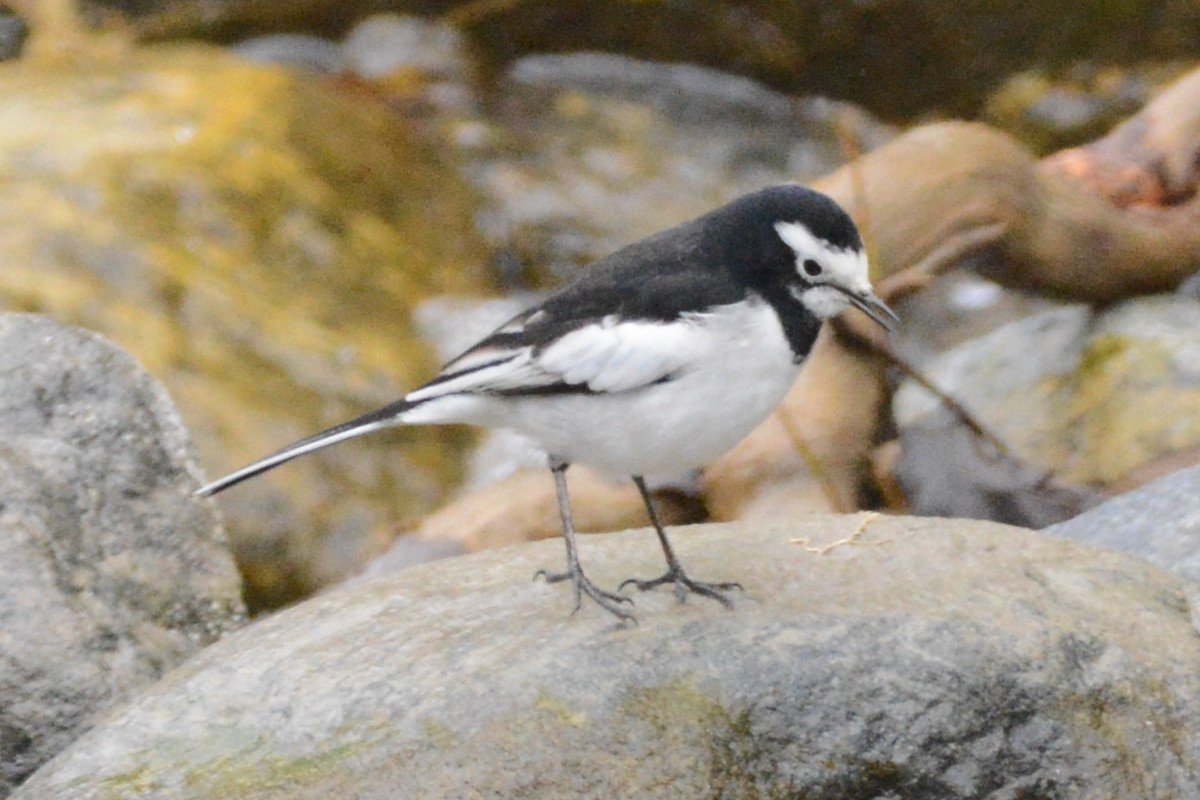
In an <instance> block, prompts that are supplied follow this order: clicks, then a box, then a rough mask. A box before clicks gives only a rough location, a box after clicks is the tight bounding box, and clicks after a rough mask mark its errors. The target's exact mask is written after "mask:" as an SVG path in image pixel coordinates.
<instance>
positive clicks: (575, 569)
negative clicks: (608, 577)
mask: <svg viewBox="0 0 1200 800" xmlns="http://www.w3.org/2000/svg"><path fill="white" fill-rule="evenodd" d="M568 466H570V465H569V464H566V463H564V462H562V461H559V460H557V459H551V460H550V471H551V472H552V473H553V474H554V490H555V494H557V495H558V513H559V514H560V515H561V516H562V527H563V539H565V540H566V542H567V571H566V572H547V571H546V570H544V569H540V570H538V571H537V573H536V574H535V575H534V576H533V577H534V578H538V577H541V578H543V579H545V581H546V583H558V582H559V581H565V580H567V579H570V581H571V583H572V584H573V585H574V587H575V608H574V609H573V610H572V611H571V613H572V614H574V613H575V612H576V611H578V610H579V607H580V605H581V604H582V603H583V595H585V594H586V595H587V596H588V597H590V598H592V599H593V600H595V601H596V604H597V605H599V606H600V607H601V608H603V609H604V610H605V611H608V612H611V613H612V614H615V615H616V616H617V617H618V618H619V619H620V620H621V621H622V622H625V621H628V622H636V621H637V620H636V618H635V617H634V616H633V614H631V613H630V612H629V611H626V610H625V609H623V608H621V606H620V605H619V604H620V603H630V604H632V603H633V601H632V600H630V599H629V598H628V597H625V596H623V595H619V594H617V593H616V592H609V591H606V590H604V589H601V588H600V587H599V586H597V585H596V584H594V583H592V582H591V580H589V579H588V577H587V576H586V575H584V574H583V567H582V566H580V564H579V550H578V548H577V547H576V543H575V523H574V522H573V521H572V519H571V501H570V499H569V498H568V497H567V467H568Z"/></svg>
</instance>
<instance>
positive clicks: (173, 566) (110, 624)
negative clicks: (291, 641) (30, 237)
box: [0, 314, 244, 796]
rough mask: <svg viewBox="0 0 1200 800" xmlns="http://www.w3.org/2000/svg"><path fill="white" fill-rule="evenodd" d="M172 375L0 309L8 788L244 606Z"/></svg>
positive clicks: (0, 525)
mask: <svg viewBox="0 0 1200 800" xmlns="http://www.w3.org/2000/svg"><path fill="white" fill-rule="evenodd" d="M197 479H198V474H197V469H196V464H195V459H194V455H193V453H192V449H191V445H190V443H189V441H188V437H187V433H186V431H185V430H184V428H183V425H182V424H181V423H180V421H179V417H178V415H177V414H176V412H175V409H174V407H173V406H172V405H171V402H170V400H169V399H168V398H167V395H166V393H165V392H164V391H163V389H162V387H161V386H160V385H159V384H158V383H157V382H156V381H155V380H154V379H153V378H151V377H150V376H149V375H147V374H146V373H145V372H144V371H142V370H141V369H140V368H139V367H138V366H137V364H136V363H135V362H134V361H133V359H132V358H130V357H129V356H128V355H126V354H125V353H124V352H122V351H121V350H119V349H117V348H116V347H115V346H113V345H112V344H110V343H109V342H107V341H106V340H104V339H103V338H101V337H100V336H97V335H95V334H91V333H87V332H84V331H81V330H79V329H76V328H69V327H65V326H62V325H59V324H57V323H55V322H52V321H50V320H48V319H45V318H43V317H38V316H34V315H30V314H3V315H0V568H2V570H3V576H4V578H3V581H0V796H4V795H6V794H8V792H9V791H11V790H12V788H13V787H14V786H16V785H17V784H18V783H20V781H21V780H22V779H23V778H25V777H26V776H27V775H28V774H29V773H31V772H33V770H34V769H35V768H36V767H37V766H38V765H40V764H41V763H42V762H44V761H46V760H47V759H49V758H50V757H51V756H53V755H54V754H55V753H56V752H58V751H59V750H61V749H62V748H63V747H64V746H65V745H66V744H68V743H69V742H71V741H72V740H73V739H74V738H75V737H76V736H78V735H79V734H80V733H82V732H83V731H84V730H86V729H87V727H88V726H89V724H90V720H91V719H92V717H93V715H94V714H95V713H96V712H99V711H102V710H105V709H108V708H111V707H112V706H114V705H115V704H117V703H118V702H121V701H123V700H125V699H127V698H128V697H129V696H130V695H131V694H132V692H133V690H134V689H136V688H137V687H139V686H142V685H144V684H148V683H150V682H152V681H154V680H155V679H157V678H158V677H160V676H161V675H162V674H163V673H164V672H165V671H166V670H167V669H169V668H170V667H172V666H174V665H176V664H178V663H179V662H180V661H182V660H183V659H184V658H185V657H187V656H188V655H190V654H191V653H193V652H195V651H196V650H198V649H199V648H200V647H202V646H204V645H206V644H208V643H209V642H212V641H213V640H214V639H216V638H217V636H219V635H220V634H221V633H222V632H224V631H226V630H229V629H231V628H232V627H234V626H235V625H236V624H237V623H238V622H239V620H240V619H241V618H242V616H243V613H244V612H243V608H242V603H241V599H240V582H239V578H238V574H237V569H236V567H235V565H234V563H233V558H232V556H231V555H230V552H229V550H228V548H227V547H226V544H225V541H224V537H223V534H222V532H221V527H220V525H219V523H218V521H217V519H216V516H215V515H214V513H213V511H212V509H211V508H210V507H209V506H208V505H206V504H203V503H198V502H196V501H195V500H194V499H193V498H191V497H190V496H189V492H190V490H191V488H193V487H194V486H195V485H196V484H197Z"/></svg>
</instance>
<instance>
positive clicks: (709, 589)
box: [617, 564, 742, 608]
mask: <svg viewBox="0 0 1200 800" xmlns="http://www.w3.org/2000/svg"><path fill="white" fill-rule="evenodd" d="M665 583H670V584H674V586H675V598H676V599H677V600H679V602H681V603H686V602H687V598H688V594H689V593H690V594H698V595H700V596H701V597H708V598H711V599H713V600H716V601H717V602H718V603H720V604H721V605H723V606H725V607H726V608H733V601H732V600H730V599H729V598H728V597H726V596H725V593H726V592H731V591H733V590H734V589H737V590H738V591H741V589H742V585H741V584H740V583H735V582H729V583H707V582H705V581H696V580H692V579H691V578H689V577H688V576H687V573H686V572H684V571H683V568H682V567H680V566H679V565H678V564H676V565H675V566H673V567H671V568H670V569H669V570H667V571H666V572H665V573H664V574H662V575H660V576H658V577H657V578H651V579H650V580H640V579H638V578H629V579H628V580H625V581H623V582H622V583H621V585H620V586H618V587H617V591H621V590H622V589H624V588H625V587H626V586H627V585H629V584H633V585H634V586H636V587H637V589H638V591H641V592H644V591H646V590H648V589H654V588H656V587H658V586H662V585H663V584H665Z"/></svg>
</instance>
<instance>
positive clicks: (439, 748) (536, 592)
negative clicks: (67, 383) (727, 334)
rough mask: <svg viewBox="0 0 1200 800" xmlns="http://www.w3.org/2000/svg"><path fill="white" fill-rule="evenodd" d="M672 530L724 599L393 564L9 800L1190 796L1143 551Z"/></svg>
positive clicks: (123, 723)
mask: <svg viewBox="0 0 1200 800" xmlns="http://www.w3.org/2000/svg"><path fill="white" fill-rule="evenodd" d="M860 528H861V529H862V530H861V532H860V536H859V538H858V539H857V540H856V541H855V542H853V543H851V544H846V545H842V546H836V547H833V548H832V549H828V550H826V551H825V554H820V553H819V552H817V550H818V549H819V548H818V547H817V546H818V545H821V544H826V543H830V542H832V541H833V540H836V539H839V538H843V537H848V536H849V535H850V534H852V533H854V532H855V531H856V530H858V529H860ZM808 539H812V540H813V541H812V542H811V544H809V543H807V540H808ZM675 541H676V544H677V545H678V549H679V551H680V555H681V557H682V558H683V559H684V561H685V563H686V564H687V565H688V566H689V568H690V570H691V571H692V572H693V574H694V575H696V576H700V577H705V578H710V579H716V580H727V579H734V578H736V579H738V580H740V581H742V582H743V584H744V585H745V587H746V588H745V592H744V594H743V595H739V596H738V597H737V599H736V606H737V607H736V609H735V610H733V611H726V610H725V609H723V608H721V607H720V606H718V605H717V604H715V603H711V602H707V601H705V600H703V599H699V598H698V599H696V600H694V601H692V602H690V603H689V604H687V605H684V606H680V605H677V604H676V603H675V602H674V599H673V597H672V596H671V593H670V592H665V591H664V592H659V593H652V594H648V595H641V596H639V597H638V598H637V612H638V614H639V616H640V620H641V623H640V624H639V625H638V626H636V627H632V628H619V627H617V626H616V625H615V623H614V620H613V618H612V617H611V616H610V615H609V614H607V612H604V611H602V610H600V609H598V608H597V607H595V606H594V605H590V604H588V605H585V606H584V607H583V609H582V610H581V611H580V612H579V613H578V614H576V615H575V616H570V615H569V613H568V612H569V609H570V605H571V603H570V591H569V589H568V588H567V587H565V586H563V585H561V584H559V585H552V586H547V585H546V584H544V583H541V582H532V581H531V580H530V577H531V574H532V572H533V571H534V570H535V569H536V568H538V567H544V566H548V567H557V566H558V565H560V564H561V561H562V545H561V543H559V542H543V543H536V544H532V545H523V546H520V547H518V548H512V549H507V550H497V551H489V552H486V553H481V554H476V555H472V556H466V557H463V558H459V559H454V560H451V561H444V562H440V563H437V564H432V565H425V566H422V567H417V568H414V569H411V570H408V571H406V572H404V573H401V574H397V575H393V576H387V577H384V578H382V579H378V580H376V581H373V582H367V583H363V584H358V585H353V586H345V587H342V588H339V589H335V590H333V591H332V592H330V593H328V594H326V595H324V596H322V597H319V598H316V599H313V600H310V601H308V602H306V603H304V604H301V605H300V606H297V607H295V608H292V609H289V610H287V611H285V612H282V613H280V614H278V615H276V616H274V617H271V618H268V619H266V620H264V621H262V622H260V623H258V624H256V625H254V626H252V627H250V628H248V629H246V630H244V631H242V632H240V633H239V634H236V635H234V636H231V637H228V638H226V639H225V640H223V641H221V642H219V643H217V644H216V645H214V646H213V647H211V648H209V649H208V650H206V651H205V652H204V653H201V654H200V655H199V656H197V657H196V658H194V659H193V660H192V661H190V662H189V663H188V664H186V665H184V666H183V667H182V668H180V669H178V670H176V671H175V672H174V673H172V674H171V675H169V676H168V677H167V678H165V679H164V680H163V681H161V682H160V683H159V684H157V685H156V686H154V687H152V688H151V689H149V690H148V691H146V692H145V693H143V694H142V695H141V696H140V697H138V698H137V699H136V700H135V701H134V702H133V703H132V704H131V705H129V706H128V707H127V708H126V709H125V710H124V711H123V712H122V713H120V714H118V715H116V716H114V717H112V718H110V719H109V720H108V722H107V724H106V725H105V726H104V727H103V728H102V729H98V730H96V731H94V732H93V733H91V734H89V735H88V736H87V737H85V738H84V739H83V740H81V741H79V742H77V743H76V745H75V746H74V747H72V748H71V749H70V750H69V751H68V752H67V753H65V754H63V756H62V757H60V758H59V759H57V760H56V761H55V762H54V763H53V764H51V765H49V766H48V767H46V768H45V769H44V770H43V771H41V772H40V773H39V774H38V775H35V776H34V777H33V778H32V779H31V780H30V781H29V782H28V783H27V784H26V785H25V786H24V787H23V788H22V790H21V791H20V792H19V793H18V794H17V797H18V798H21V800H34V798H37V799H38V800H40V799H41V798H48V797H54V798H56V799H58V800H74V799H78V798H114V797H133V796H136V797H139V798H172V799H173V800H175V799H178V798H218V797H231V796H237V797H253V798H255V799H256V800H268V799H269V798H288V800H296V799H297V798H329V797H354V798H360V799H368V798H396V797H405V798H422V797H428V798H444V797H482V796H489V797H518V796H519V797H527V798H536V797H546V798H551V797H554V798H557V797H581V798H584V797H596V798H601V797H603V798H611V797H642V798H653V797H698V796H704V797H709V796H711V797H727V798H751V797H777V796H789V797H819V798H863V797H900V796H920V797H933V798H997V799H999V798H1014V797H1040V798H1066V797H1094V798H1128V797H1137V798H1164V799H1165V798H1182V797H1194V796H1197V794H1198V793H1200V779H1198V778H1197V775H1198V774H1200V673H1198V672H1197V670H1196V665H1197V664H1198V663H1200V636H1197V634H1196V632H1195V631H1194V630H1193V629H1192V628H1191V626H1190V624H1189V620H1188V609H1187V605H1186V603H1185V601H1184V599H1183V597H1182V594H1181V592H1180V586H1179V583H1178V581H1177V580H1176V579H1174V578H1172V577H1171V576H1170V575H1168V574H1166V573H1164V572H1162V571H1160V570H1158V569H1156V568H1154V567H1152V566H1150V565H1147V564H1144V563H1142V562H1139V561H1135V560H1130V559H1128V558H1127V557H1125V556H1123V555H1121V554H1117V553H1113V552H1110V551H1105V550H1099V549H1092V548H1088V547H1085V546H1082V545H1079V544H1076V543H1073V542H1069V541H1065V540H1061V539H1057V538H1054V537H1049V536H1044V535H1040V534H1036V533H1033V532H1031V531H1025V530H1020V529H1015V528H1009V527H1004V526H1000V525H996V524H993V523H983V522H969V521H948V520H936V519H924V520H923V519H904V518H899V519H887V518H875V517H872V516H870V515H865V516H852V517H829V516H825V517H811V518H808V519H807V520H806V521H804V522H798V523H793V524H788V525H782V524H781V525H774V526H769V525H762V526H745V525H736V524H730V525H720V526H703V527H694V528H687V529H680V530H679V531H677V533H676V535H675ZM583 559H584V562H585V564H586V566H587V568H588V569H589V570H590V572H591V574H592V576H593V577H594V578H595V579H596V580H597V581H598V582H599V583H601V584H602V585H606V586H612V585H614V584H616V583H617V582H618V581H619V580H620V579H622V578H625V577H628V576H630V575H649V574H652V573H657V572H658V571H659V570H660V569H661V567H662V559H661V554H660V553H659V550H658V546H657V544H656V542H655V540H654V537H653V535H652V534H651V533H650V532H648V531H644V530H643V531H636V532H628V533H620V534H612V535H608V536H599V537H588V538H587V539H586V540H585V541H584V544H583Z"/></svg>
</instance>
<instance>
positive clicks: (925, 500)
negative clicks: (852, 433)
mask: <svg viewBox="0 0 1200 800" xmlns="http://www.w3.org/2000/svg"><path fill="white" fill-rule="evenodd" d="M923 369H924V370H925V372H926V374H927V375H928V376H929V377H930V378H931V379H932V380H933V382H934V383H935V384H936V385H937V386H939V387H940V388H941V389H942V390H943V391H945V392H947V393H948V394H949V395H950V396H951V397H953V398H955V399H956V400H957V401H958V402H959V403H961V404H962V405H963V406H965V407H966V408H967V409H968V410H969V411H970V412H971V413H972V414H973V415H974V416H975V418H976V419H978V420H979V421H980V422H981V423H982V424H983V425H984V426H985V427H986V428H988V430H990V431H991V432H992V433H994V434H995V435H996V436H997V437H998V438H999V439H1000V440H1001V441H1003V442H1004V443H1005V445H1006V446H1007V447H1008V448H1009V449H1010V450H1011V454H1012V457H1011V458H1006V457H1002V456H1000V455H999V454H997V453H996V452H994V450H992V449H991V448H990V447H989V446H988V445H986V444H985V443H982V442H980V440H979V439H978V437H975V436H973V435H972V434H971V433H970V432H968V431H967V430H965V429H964V427H963V425H962V423H961V422H960V421H959V420H958V419H957V418H956V417H955V416H954V415H953V414H951V413H950V412H949V411H947V410H946V409H945V408H944V407H943V405H942V403H941V402H940V401H939V400H938V399H937V398H935V397H934V396H933V395H932V394H930V393H929V392H927V391H926V390H925V389H923V388H922V387H920V386H919V385H917V384H916V382H914V381H911V380H910V381H906V382H905V383H904V384H903V385H902V386H901V388H900V390H899V391H898V392H897V393H896V398H895V402H894V411H895V417H896V423H897V426H898V427H899V429H900V439H901V450H902V455H901V458H900V461H899V463H898V464H897V467H896V476H897V478H898V480H899V481H900V483H901V485H902V486H903V487H904V489H905V491H906V494H907V496H908V497H909V499H910V501H911V509H912V510H913V512H914V513H917V514H936V515H940V516H969V517H976V518H983V519H995V520H998V521H1002V522H1008V523H1012V524H1020V525H1028V526H1031V527H1037V528H1042V527H1044V526H1046V525H1050V524H1053V523H1056V522H1061V521H1062V520H1065V519H1069V518H1070V517H1073V516H1075V515H1076V514H1078V513H1080V512H1081V511H1082V510H1084V509H1085V508H1087V507H1089V506H1091V505H1093V504H1095V503H1096V502H1097V501H1098V500H1099V499H1100V495H1099V493H1098V492H1097V491H1096V490H1097V489H1102V488H1103V487H1107V486H1112V485H1117V484H1119V483H1121V482H1122V481H1124V480H1128V479H1129V478H1130V476H1131V475H1133V474H1134V473H1135V471H1136V470H1138V469H1139V468H1143V467H1144V465H1146V464H1148V463H1153V462H1156V461H1159V460H1161V459H1164V458H1167V457H1171V456H1174V455H1176V454H1178V453H1180V452H1181V451H1186V450H1188V449H1190V448H1194V447H1197V446H1200V302H1197V301H1195V300H1193V299H1190V298H1185V297H1178V296H1159V297H1142V298H1138V299H1135V300H1129V301H1127V302H1124V303H1120V304H1117V305H1114V306H1112V307H1111V308H1108V309H1105V310H1103V311H1099V312H1097V311H1093V310H1092V309H1090V308H1088V307H1087V306H1079V305H1075V306H1066V307H1063V308H1058V309H1054V310H1052V311H1047V312H1043V313H1040V314H1035V315H1033V316H1030V317H1028V318H1026V319H1022V320H1020V321H1018V322H1014V323H1011V324H1009V325H1006V326H1004V327H1002V328H1000V329H998V330H996V331H993V332H992V333H990V334H988V335H986V336H981V337H979V338H977V339H974V340H972V341H969V342H967V343H965V344H963V345H960V346H958V347H956V348H954V349H952V350H950V351H948V352H946V353H944V354H942V355H940V356H938V357H937V358H935V359H934V360H933V361H932V362H931V363H929V364H928V365H923Z"/></svg>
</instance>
